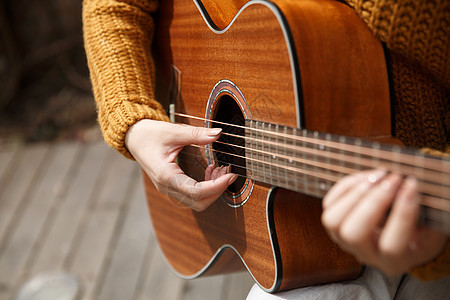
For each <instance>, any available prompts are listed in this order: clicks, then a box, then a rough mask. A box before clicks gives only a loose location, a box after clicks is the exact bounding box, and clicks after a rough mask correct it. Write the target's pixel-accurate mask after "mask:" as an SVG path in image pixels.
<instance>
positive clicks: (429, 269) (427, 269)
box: [409, 242, 450, 281]
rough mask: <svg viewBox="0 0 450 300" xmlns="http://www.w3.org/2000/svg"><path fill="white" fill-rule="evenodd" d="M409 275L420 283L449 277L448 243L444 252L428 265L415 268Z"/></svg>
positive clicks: (449, 256) (449, 246)
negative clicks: (420, 281)
mask: <svg viewBox="0 0 450 300" xmlns="http://www.w3.org/2000/svg"><path fill="white" fill-rule="evenodd" d="M409 274H410V275H411V276H413V277H415V278H417V279H419V280H422V281H432V280H438V279H442V278H444V277H447V276H450V242H447V245H446V246H445V248H444V251H443V252H442V253H441V254H440V255H439V256H438V257H436V258H435V259H434V260H432V261H430V262H429V263H427V264H425V265H422V266H419V267H416V268H414V269H413V270H411V271H410V272H409Z"/></svg>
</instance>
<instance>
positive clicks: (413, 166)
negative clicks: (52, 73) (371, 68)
mask: <svg viewBox="0 0 450 300" xmlns="http://www.w3.org/2000/svg"><path fill="white" fill-rule="evenodd" d="M245 128H246V129H245V157H246V169H247V177H249V178H252V179H253V180H255V181H260V182H264V183H266V184H269V185H274V186H278V187H283V188H286V189H289V190H293V191H297V192H301V193H304V194H307V195H310V196H314V197H318V198H322V197H323V196H325V194H326V193H327V192H328V190H329V189H330V188H331V186H332V185H333V184H334V183H336V182H337V181H338V180H339V179H340V178H342V177H344V176H346V175H349V174H352V173H354V172H357V171H361V170H367V169H374V168H382V169H385V170H387V171H392V172H397V173H400V174H403V175H404V176H414V177H415V178H417V180H418V188H419V192H420V193H421V195H422V207H423V210H422V217H421V218H422V219H423V220H422V222H424V223H426V224H427V225H428V226H431V227H435V228H436V227H437V228H438V229H441V230H444V231H445V232H447V233H450V201H449V198H450V183H449V175H450V174H449V173H450V160H448V159H443V158H435V157H432V156H428V155H425V154H424V153H421V152H420V151H417V150H415V149H410V148H404V147H400V146H397V145H387V144H380V143H379V142H374V141H367V140H362V139H359V138H349V137H344V136H338V135H333V134H324V133H319V132H315V131H308V130H302V129H297V128H292V127H287V126H281V125H276V124H271V123H266V122H261V121H254V120H246V126H245Z"/></svg>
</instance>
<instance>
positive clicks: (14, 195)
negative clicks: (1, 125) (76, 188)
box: [0, 144, 49, 280]
mask: <svg viewBox="0 0 450 300" xmlns="http://www.w3.org/2000/svg"><path fill="white" fill-rule="evenodd" d="M48 149H49V147H48V145H44V144H39V145H33V146H30V147H27V148H22V149H20V150H18V151H19V152H20V153H18V158H19V159H20V160H19V161H16V164H14V166H12V167H13V171H11V172H12V173H11V175H10V176H11V178H10V179H9V184H7V185H5V186H2V189H1V193H0V255H1V253H2V249H3V248H4V245H5V243H6V240H7V239H8V238H7V236H6V234H7V232H10V231H8V228H10V227H12V226H13V223H14V222H16V221H17V220H19V219H20V211H19V209H18V208H19V207H20V205H26V203H25V202H26V200H27V193H29V192H32V189H33V187H32V186H31V185H32V182H33V179H34V178H35V177H38V175H39V173H38V171H39V166H40V164H41V162H42V161H43V159H44V156H45V155H46V153H47V151H48ZM0 280H1V278H0Z"/></svg>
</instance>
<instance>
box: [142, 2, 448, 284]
mask: <svg viewBox="0 0 450 300" xmlns="http://www.w3.org/2000/svg"><path fill="white" fill-rule="evenodd" d="M245 2H246V1H200V0H198V1H190V0H173V1H168V0H165V1H161V8H160V12H159V19H158V21H157V22H158V23H157V32H156V37H155V44H154V48H155V49H154V51H155V57H156V59H155V61H156V64H157V70H158V74H157V81H158V82H157V86H158V87H163V88H162V89H161V90H162V91H164V90H166V87H167V90H170V93H168V95H165V94H164V93H163V92H160V93H159V94H158V97H159V98H160V100H161V101H162V102H163V101H164V100H165V99H169V101H170V102H171V103H170V108H171V111H170V115H171V118H172V121H173V122H179V123H186V124H190V125H194V126H205V127H220V128H223V133H222V135H221V137H220V139H219V140H218V141H217V142H215V143H213V144H212V145H209V146H206V147H198V146H195V145H191V146H186V147H185V148H184V149H183V151H182V152H181V153H180V154H179V156H178V163H179V165H180V167H181V168H182V169H183V170H184V171H185V172H186V173H187V174H188V175H190V176H192V177H193V178H195V179H197V180H204V170H205V168H206V166H207V165H208V164H210V163H215V164H216V165H231V166H232V172H233V173H236V174H238V175H239V177H238V180H236V182H235V183H234V184H232V185H231V186H230V187H229V188H228V190H227V191H226V192H225V193H224V194H223V195H222V196H221V198H220V199H219V200H217V201H216V202H214V203H213V204H212V205H211V206H210V207H209V208H208V209H207V210H206V211H203V212H200V213H199V212H195V211H193V210H191V209H189V208H187V207H183V206H182V205H181V204H179V203H178V202H176V201H174V200H172V199H170V197H168V196H165V195H162V194H160V193H159V192H158V191H157V190H156V189H155V187H154V186H153V184H152V182H151V181H150V180H149V178H148V177H146V176H145V174H144V181H145V187H146V195H147V200H148V206H149V211H150V216H151V219H152V223H153V228H154V232H155V235H156V238H157V240H158V243H159V245H160V248H161V250H162V253H163V255H164V257H165V260H166V261H167V262H168V264H169V266H170V267H171V268H172V269H173V271H174V272H176V273H177V274H178V275H180V276H182V277H183V278H195V277H197V276H201V275H213V274H219V273H227V272H235V271H239V270H245V269H246V270H248V271H249V272H250V274H251V275H252V276H253V278H254V279H255V281H256V282H257V283H258V284H259V285H260V286H261V287H262V288H263V289H264V290H266V291H268V292H275V291H282V290H287V289H292V288H297V287H301V286H308V285H314V284H322V283H328V282H336V281H342V280H349V279H353V278H356V277H357V276H358V275H359V274H360V273H361V270H362V268H363V267H362V266H361V264H359V263H358V262H357V261H356V260H355V259H354V258H353V257H352V256H351V255H349V254H347V253H345V252H343V251H342V250H340V249H339V247H338V246H336V245H335V244H334V243H333V242H332V241H331V240H330V239H329V238H328V236H327V234H326V233H325V231H324V229H323V227H322V225H321V222H320V214H321V200H320V199H321V198H322V197H323V196H324V195H325V194H326V192H327V191H328V190H329V189H330V187H331V186H332V185H333V184H334V183H335V182H336V181H338V180H339V178H341V177H343V176H345V175H347V174H351V173H353V172H355V171H358V170H364V169H370V168H377V167H378V168H385V169H387V170H392V171H395V172H400V173H403V174H405V175H413V176H416V177H417V178H418V181H419V186H420V191H421V193H422V194H423V197H422V199H423V207H424V212H425V213H424V214H423V216H424V218H423V219H424V220H425V221H426V222H427V223H428V225H429V226H433V227H437V228H440V229H441V230H447V232H448V230H449V227H450V226H449V212H450V207H449V201H448V199H449V195H450V186H449V172H450V162H449V160H444V159H436V158H432V157H428V156H426V155H423V154H421V153H420V152H418V151H415V150H412V149H408V148H403V147H400V146H398V145H392V146H391V145H390V144H385V143H384V142H386V141H393V140H395V139H394V138H392V136H393V135H394V133H393V131H392V128H393V124H392V122H393V121H392V119H391V99H390V89H389V77H388V69H387V67H386V58H385V52H384V50H383V46H382V45H381V44H380V42H379V41H378V40H377V39H376V38H375V37H374V36H373V35H372V34H371V32H370V31H369V29H368V28H367V27H366V26H365V24H364V23H363V22H362V21H361V20H360V18H359V17H358V16H357V15H356V14H355V13H354V11H353V10H352V9H351V8H349V7H347V6H346V5H344V4H343V3H340V2H337V1H325V0H304V1H290V0H272V1H264V0H257V1H250V2H248V3H245ZM169 83H170V88H169ZM380 141H382V142H380Z"/></svg>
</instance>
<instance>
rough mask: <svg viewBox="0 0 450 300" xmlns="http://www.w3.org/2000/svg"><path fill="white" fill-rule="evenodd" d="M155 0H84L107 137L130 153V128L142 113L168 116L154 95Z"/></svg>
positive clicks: (95, 84)
mask: <svg viewBox="0 0 450 300" xmlns="http://www.w3.org/2000/svg"><path fill="white" fill-rule="evenodd" d="M157 7H158V5H157V1H145V0H142V1H132V0H130V1H118V0H117V1H111V0H90V1H84V6H83V24H84V40H85V49H86V56H87V59H88V65H89V69H90V72H91V81H92V84H93V91H94V96H95V99H96V102H97V109H98V121H99V123H100V127H101V129H102V132H103V136H104V138H105V141H106V142H107V143H108V144H109V145H111V146H112V147H113V148H115V149H117V150H118V151H119V152H121V153H122V154H124V155H125V156H126V157H128V158H132V157H131V154H130V153H129V152H128V149H127V148H126V146H125V135H126V133H127V131H128V129H129V128H130V127H131V126H132V125H133V124H135V123H136V122H137V121H139V120H141V119H154V120H168V118H167V115H166V113H165V111H164V109H163V108H162V106H161V105H160V104H159V103H158V102H157V101H155V98H154V91H153V85H154V67H153V66H154V64H153V59H152V56H151V51H150V48H151V41H152V35H153V32H154V24H153V20H152V17H151V15H150V14H151V13H153V12H155V10H156V9H157Z"/></svg>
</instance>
